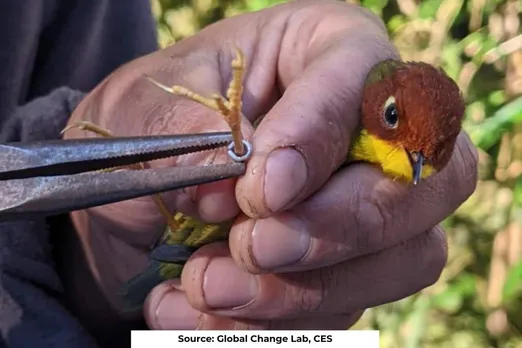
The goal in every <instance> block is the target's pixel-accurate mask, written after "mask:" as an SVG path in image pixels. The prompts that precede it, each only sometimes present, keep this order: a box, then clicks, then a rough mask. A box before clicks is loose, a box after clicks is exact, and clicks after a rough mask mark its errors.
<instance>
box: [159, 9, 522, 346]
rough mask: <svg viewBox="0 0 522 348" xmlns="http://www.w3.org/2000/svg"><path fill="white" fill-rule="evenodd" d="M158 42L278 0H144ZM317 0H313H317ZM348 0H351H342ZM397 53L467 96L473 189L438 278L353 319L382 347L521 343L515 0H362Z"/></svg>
mask: <svg viewBox="0 0 522 348" xmlns="http://www.w3.org/2000/svg"><path fill="white" fill-rule="evenodd" d="M152 1H153V4H154V9H155V13H156V18H157V19H158V31H159V33H160V41H161V43H162V44H163V45H166V44H171V43H173V42H175V41H177V40H180V39H182V38H183V37H186V36H190V35H192V34H194V33H196V32H197V31H198V30H200V29H201V28H203V27H204V26H206V25H208V24H210V23H212V22H214V21H216V20H219V19H221V18H224V17H228V16H231V15H234V14H238V13H242V12H246V11H256V10H259V9H262V8H265V7H268V6H272V5H275V4H277V3H279V2H283V1H282V0H152ZM319 1H320V0H319ZM350 2H354V1H350ZM360 4H361V5H362V6H365V7H367V8H368V9H370V10H371V11H373V12H374V13H375V14H376V15H378V16H379V17H381V18H382V19H383V21H384V23H385V24H386V27H387V28H388V30H389V33H390V37H391V39H392V40H393V42H394V43H395V45H396V47H397V48H398V49H399V51H400V52H401V55H402V57H403V58H404V59H408V60H421V61H426V62H428V63H432V64H435V65H439V66H441V67H442V68H443V69H444V70H445V71H446V72H447V73H448V75H449V76H451V77H452V78H453V79H454V80H455V81H457V83H458V84H459V86H460V88H461V89H462V92H463V94H464V96H465V97H466V100H467V105H468V107H467V110H466V118H465V122H464V128H465V130H466V131H467V132H468V133H469V135H470V137H471V139H472V141H473V142H474V143H475V145H476V146H477V147H478V148H479V153H480V156H479V157H480V170H479V174H480V180H479V183H478V187H477V190H476V192H475V193H474V194H473V196H472V197H470V199H469V200H468V201H467V202H465V203H464V204H463V205H462V206H461V207H460V208H459V209H458V210H457V211H456V212H455V213H454V214H453V215H452V216H451V217H449V218H448V219H447V220H446V221H444V222H443V226H444V228H445V230H446V232H447V236H448V241H449V257H448V262H447V265H446V268H445V270H444V272H443V274H442V276H441V278H440V279H439V281H438V282H437V283H436V284H434V285H432V286H431V287H429V288H427V289H425V290H423V291H421V292H419V293H417V294H415V295H412V296H410V297H408V298H405V299H403V300H401V301H397V302H394V303H390V304H386V305H382V306H379V307H376V308H372V309H370V310H368V311H366V313H365V315H364V316H363V318H362V319H361V320H360V321H359V322H358V323H357V324H356V325H355V328H374V329H379V330H380V331H381V338H382V347H386V348H402V347H406V348H417V347H423V348H424V347H426V348H435V347H437V348H439V347H443V348H444V347H474V348H486V347H488V348H489V347H502V348H508V347H509V348H510V347H519V348H520V347H522V126H521V123H522V71H521V70H522V69H521V68H520V67H521V66H522V50H521V49H522V36H521V34H520V32H521V29H520V28H521V26H520V19H521V17H522V15H521V11H522V2H521V1H519V0H491V1H490V0H425V1H424V0H422V1H416V0H398V1H389V0H361V1H360Z"/></svg>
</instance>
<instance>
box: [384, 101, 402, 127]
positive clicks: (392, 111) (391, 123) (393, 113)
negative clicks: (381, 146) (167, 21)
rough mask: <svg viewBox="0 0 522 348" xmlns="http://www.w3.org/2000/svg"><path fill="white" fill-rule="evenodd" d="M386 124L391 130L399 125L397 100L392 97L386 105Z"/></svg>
mask: <svg viewBox="0 0 522 348" xmlns="http://www.w3.org/2000/svg"><path fill="white" fill-rule="evenodd" d="M383 116H384V122H385V123H386V125H387V126H388V127H389V128H392V129H393V128H397V125H398V124H399V114H398V113H397V108H396V106H395V98H394V97H390V98H388V100H387V101H386V103H385V104H384V115H383Z"/></svg>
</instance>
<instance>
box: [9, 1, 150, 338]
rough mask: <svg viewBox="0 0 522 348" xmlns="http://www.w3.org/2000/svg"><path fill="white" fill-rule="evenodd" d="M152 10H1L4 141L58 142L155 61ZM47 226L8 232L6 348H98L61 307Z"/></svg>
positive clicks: (50, 5) (71, 6) (101, 5)
mask: <svg viewBox="0 0 522 348" xmlns="http://www.w3.org/2000/svg"><path fill="white" fill-rule="evenodd" d="M156 48H157V46H156V36H155V25H154V20H153V17H152V15H151V11H150V4H149V0H125V1H114V0H112V1H111V0H24V1H1V2H0V141H2V142H7V141H34V140H43V139H56V138H59V137H60V131H61V130H62V129H63V127H64V126H65V125H66V123H67V120H68V118H69V115H70V114H71V112H72V111H73V110H74V108H75V107H76V106H77V105H78V103H79V102H80V101H81V99H82V98H83V96H84V95H85V93H87V92H88V91H90V90H91V89H92V88H93V87H94V86H96V85H97V84H98V83H99V82H101V80H102V79H103V78H105V77H106V76H107V75H108V74H110V73H111V72H112V71H113V70H114V69H116V68H118V67H119V66H120V65H122V64H123V63H125V62H128V61H130V60H132V59H134V58H136V57H139V56H142V55H145V54H148V53H150V52H152V51H154V50H155V49H156ZM52 229H53V225H52V224H50V223H49V221H48V220H45V219H37V220H33V221H20V222H9V223H1V224H0V347H42V348H47V347H49V348H51V347H53V348H61V347H64V348H65V347H67V348H69V347H71V348H73V347H97V343H96V341H95V340H94V338H93V337H92V335H91V333H90V332H88V331H87V329H85V328H84V326H83V325H82V324H81V323H80V322H79V321H78V319H76V318H75V317H74V315H73V314H71V312H70V311H68V310H67V308H66V307H65V306H64V305H63V303H62V302H61V301H60V298H61V297H62V293H63V283H62V280H61V279H60V277H59V276H58V273H57V271H56V267H55V264H54V261H53V260H54V259H53V245H52V243H51V240H50V234H51V232H52V233H53V234H57V235H59V234H60V232H61V231H55V230H52Z"/></svg>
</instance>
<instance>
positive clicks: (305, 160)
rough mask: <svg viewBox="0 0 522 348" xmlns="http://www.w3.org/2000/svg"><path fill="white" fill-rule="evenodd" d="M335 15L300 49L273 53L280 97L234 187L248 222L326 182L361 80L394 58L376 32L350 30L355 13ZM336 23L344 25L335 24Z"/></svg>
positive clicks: (341, 149) (339, 157) (374, 28)
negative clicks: (300, 61)
mask: <svg viewBox="0 0 522 348" xmlns="http://www.w3.org/2000/svg"><path fill="white" fill-rule="evenodd" d="M339 9H340V10H341V11H339V12H338V13H337V14H336V15H331V16H329V19H328V21H323V22H319V23H318V25H317V26H316V30H315V32H314V33H312V35H311V37H313V38H314V39H312V41H311V43H310V45H307V46H305V45H293V46H292V48H293V47H298V48H300V47H303V46H304V47H307V49H306V50H304V51H298V50H297V49H292V48H290V49H284V48H283V49H282V51H281V53H280V58H279V67H278V70H279V72H280V73H279V80H280V81H282V83H283V87H284V88H285V90H284V94H283V96H282V98H281V99H280V100H279V101H278V102H277V103H276V104H275V106H274V107H273V108H272V109H271V110H270V111H269V112H268V113H267V115H266V116H265V117H264V119H263V120H262V121H261V123H260V124H259V126H258V128H257V129H256V132H255V133H254V136H253V138H252V142H253V148H254V155H253V156H252V158H251V159H250V160H249V164H248V169H247V174H246V175H245V176H244V177H243V178H241V179H240V180H239V181H238V184H237V187H236V193H237V198H238V202H239V205H240V207H241V209H242V210H243V211H244V212H245V213H246V214H247V215H249V216H250V217H254V218H263V217H267V216H269V215H271V214H272V213H274V212H277V211H281V210H284V209H287V208H290V207H292V206H295V205H296V204H298V203H299V202H301V201H302V200H304V199H306V198H307V197H308V196H309V195H311V194H312V193H314V192H315V191H316V190H317V189H318V188H319V187H321V186H322V185H323V184H324V183H325V182H326V181H327V180H328V178H329V177H330V176H331V174H332V173H333V172H334V171H335V170H336V169H337V168H338V167H339V166H340V165H341V164H342V163H343V162H344V160H345V158H346V155H347V153H348V149H349V145H350V142H351V134H352V133H353V132H354V131H355V129H356V127H357V124H358V120H359V106H360V102H361V96H362V87H363V85H364V81H365V79H366V75H367V73H368V72H369V70H370V69H371V68H372V66H374V65H375V64H377V63H378V62H380V61H382V60H385V59H388V58H397V53H396V51H395V49H394V48H393V46H392V44H391V43H390V42H389V40H388V38H387V34H386V32H385V30H384V29H383V27H381V26H379V25H376V24H375V23H374V22H373V21H369V20H368V21H365V20H363V21H361V23H360V27H361V29H362V28H364V29H363V30H360V29H359V30H355V29H354V28H352V27H351V26H353V21H354V17H355V19H357V16H354V14H353V11H354V8H353V7H342V6H340V7H339ZM294 17H297V18H294V20H293V21H294V22H297V23H294V24H292V20H290V21H289V24H288V26H289V29H288V30H287V32H289V33H290V34H288V35H293V34H292V33H295V30H292V29H291V27H292V25H301V27H306V26H305V25H302V23H300V22H299V21H300V19H299V16H294ZM343 17H344V18H345V19H346V17H348V21H344V22H343V21H341V20H337V19H339V18H343ZM361 17H364V16H361ZM345 22H348V23H349V24H342V23H345ZM327 32H328V33H329V34H330V35H324V34H325V33H327ZM333 32H337V33H336V34H333ZM308 34H309V33H308ZM294 35H299V33H297V34H294ZM323 35H324V37H325V39H324V40H323ZM326 37H328V39H326ZM290 40H299V38H298V39H296V38H293V39H290V38H288V41H290ZM284 42H285V39H283V47H284V46H285V45H284ZM300 56H304V57H306V61H305V62H304V63H305V64H304V67H303V69H296V68H294V67H293V65H294V64H295V62H294V57H300ZM296 65H299V64H298V63H297V64H296Z"/></svg>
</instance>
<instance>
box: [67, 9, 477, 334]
mask: <svg viewBox="0 0 522 348" xmlns="http://www.w3.org/2000/svg"><path fill="white" fill-rule="evenodd" d="M234 44H235V45H237V46H238V47H240V48H241V50H242V51H243V52H244V53H245V55H246V58H247V62H248V66H247V72H246V77H245V88H246V91H245V95H244V98H243V100H244V106H243V112H244V114H245V117H246V119H245V121H244V122H243V128H244V134H245V136H246V137H248V138H249V139H251V141H252V143H253V146H254V150H255V152H254V155H253V157H252V158H251V159H250V161H249V163H248V168H247V172H246V175H245V176H244V177H242V178H240V179H239V180H237V182H236V180H227V181H223V182H219V183H212V184H207V185H203V186H200V187H197V188H190V189H187V190H184V191H183V192H175V193H169V194H167V195H164V197H165V199H166V200H167V202H168V203H169V206H170V208H171V209H172V210H174V209H177V210H181V211H182V212H184V213H187V214H190V215H193V216H196V217H198V218H199V219H203V220H205V221H208V222H221V221H226V220H228V219H231V218H233V217H234V216H236V215H238V214H239V217H238V218H237V220H236V222H235V224H234V225H233V227H232V230H231V235H230V241H229V243H216V244H212V245H208V246H205V247H203V248H202V249H200V250H199V251H197V252H196V253H195V254H194V255H193V257H192V258H191V259H190V260H189V262H188V263H187V264H186V266H185V270H184V272H183V274H182V277H181V280H180V281H168V282H166V283H164V284H162V285H159V286H158V287H157V288H155V289H154V290H153V291H152V293H151V294H150V295H149V298H148V299H147V302H146V304H145V306H144V313H143V314H144V316H145V318H146V321H147V324H148V325H149V326H150V327H151V328H154V329H195V328H200V329H211V328H212V329H217V328H221V329H267V328H271V329H343V328H347V327H349V326H350V325H352V324H353V323H354V322H355V321H356V320H357V319H358V318H359V317H360V315H361V314H362V312H363V311H364V309H366V308H369V307H371V306H376V305H379V304H383V303H386V302H389V301H394V300H398V299H401V298H403V297H406V296H409V295H411V294H413V293H415V292H417V291H419V290H421V289H423V288H425V287H427V286H429V285H431V284H432V283H434V282H435V281H436V280H437V279H438V277H439V276H440V273H441V271H442V269H443V267H444V264H445V262H446V256H447V250H446V241H445V236H444V233H443V231H442V229H441V228H440V227H439V226H438V223H439V222H440V221H442V220H443V219H444V218H445V217H447V216H448V215H449V214H451V213H452V212H453V211H454V210H455V209H456V208H457V207H458V206H459V205H460V204H461V203H462V202H463V201H464V200H465V199H466V198H467V197H468V196H469V195H470V194H471V193H472V192H473V190H474V189H475V184H476V180H477V177H476V175H477V154H476V151H475V149H474V147H473V146H472V145H471V143H470V141H469V139H468V137H467V135H465V134H464V133H462V134H461V135H460V136H459V138H458V141H457V145H456V149H455V151H454V154H453V156H452V158H451V161H450V163H449V164H448V166H447V167H446V168H445V169H444V170H442V172H440V173H439V174H437V175H435V176H434V177H432V178H430V179H428V180H426V181H424V182H422V183H421V184H420V185H419V186H418V187H416V188H413V187H411V188H409V187H406V186H405V185H404V184H402V183H400V182H394V181H392V180H390V179H388V178H386V177H384V175H383V174H382V173H381V172H379V171H378V170H376V169H375V168H374V167H372V166H370V165H366V164H357V165H352V166H349V167H347V168H343V169H342V170H340V171H337V172H335V171H336V169H337V168H338V166H339V165H340V164H341V163H342V162H343V161H344V159H345V157H346V154H347V151H348V148H349V144H350V142H351V139H352V136H353V133H354V132H355V131H356V126H357V122H358V118H359V114H358V108H359V105H360V99H361V90H362V87H363V85H364V80H365V77H366V74H367V73H368V71H369V70H370V68H371V67H372V66H373V65H374V64H376V63H378V62H379V61H382V60H384V59H387V58H396V57H397V53H396V51H395V49H394V48H393V46H392V44H391V43H390V42H389V41H388V37H387V35H386V32H385V29H384V26H383V24H382V23H381V22H380V20H379V19H378V18H376V17H375V16H373V15H371V14H370V13H369V12H367V11H365V10H363V9H361V8H359V7H356V6H353V5H349V4H346V3H342V2H333V1H325V0H321V1H308V0H303V1H298V2H295V3H287V4H284V5H281V6H277V7H274V8H271V9H267V10H264V11H261V12H257V13H252V14H246V15H242V16H238V17H234V18H231V19H227V20H223V21H221V22H219V23H217V24H215V25H212V26H211V27H209V28H207V29H206V30H203V31H202V32H200V33H199V34H197V35H195V36H194V37H192V38H189V39H187V40H184V41H182V42H179V43H178V44H176V45H174V46H172V47H169V48H166V49H164V50H162V51H159V52H156V53H154V54H151V55H149V56H146V57H142V58H140V59H138V60H136V61H133V62H131V63H129V64H127V65H125V66H123V67H122V68H121V69H119V70H118V71H116V72H115V73H113V74H112V75H111V76H110V77H108V78H107V79H106V80H105V81H104V82H103V83H101V84H100V85H99V86H98V87H97V88H96V89H95V90H94V91H93V92H92V93H90V95H89V96H88V97H87V98H86V99H85V100H84V101H83V102H82V103H81V104H80V106H79V107H78V108H77V110H76V111H75V112H74V115H73V116H72V118H71V121H70V123H71V124H72V123H74V122H76V121H80V120H87V121H91V122H94V123H96V124H98V125H100V126H102V127H106V128H108V129H110V130H111V131H112V132H113V134H114V135H116V136H125V135H126V136H129V135H140V134H165V133H189V132H203V131H221V130H227V126H226V123H225V122H224V121H223V120H222V118H221V117H220V116H219V115H218V114H216V113H215V112H213V111H210V110H209V109H208V108H206V107H204V106H201V105H198V104H196V103H194V102H192V101H190V100H187V99H184V98H180V97H175V96H172V95H169V94H167V93H165V92H164V91H161V90H159V89H158V88H155V87H154V86H152V85H151V84H150V83H149V82H148V81H147V80H146V79H145V78H143V74H148V75H150V76H152V77H153V78H154V79H156V80H158V81H159V82H162V83H164V84H167V85H171V84H174V83H176V84H180V85H183V86H185V87H188V88H190V89H192V90H195V91H197V92H199V93H201V94H203V95H211V93H214V92H220V93H221V94H225V93H226V88H227V85H228V82H229V79H230V76H231V71H230V62H231V60H232V59H233V57H234V50H233V45H234ZM283 92H284V94H283ZM265 113H266V117H265V118H264V119H263V120H262V121H261V123H260V125H259V127H258V128H257V129H256V131H255V133H254V130H253V127H252V123H253V122H254V121H255V120H256V119H257V118H258V117H260V116H261V115H263V114H265ZM88 136H89V137H90V136H94V135H92V134H90V133H87V132H84V131H81V130H73V131H71V132H70V133H68V134H67V137H68V138H78V137H88ZM211 161H213V162H215V163H216V162H219V163H223V162H226V161H228V159H227V157H226V155H225V153H224V151H222V152H219V154H218V155H217V156H216V155H215V153H201V154H197V155H190V156H184V157H182V158H174V159H172V158H171V159H168V160H163V161H159V162H155V163H153V164H152V166H153V167H158V166H175V165H187V164H192V165H194V164H200V163H207V162H211ZM334 172H335V173H334ZM240 212H241V213H240ZM72 218H73V221H74V224H75V227H76V229H77V233H78V236H79V238H80V240H81V241H82V248H83V252H85V254H86V255H87V262H88V269H89V271H90V272H91V273H92V274H94V279H96V282H97V284H98V286H99V287H100V289H101V292H100V294H101V295H100V296H101V297H102V299H100V301H102V300H106V301H108V302H109V303H110V304H111V306H112V309H111V311H112V312H113V313H116V314H117V315H118V317H119V318H120V319H123V318H125V315H124V314H123V313H121V301H120V298H119V297H118V295H117V291H118V289H119V288H120V286H121V284H122V282H123V281H125V280H127V279H128V278H130V277H131V276H132V275H134V274H136V273H137V272H139V271H140V270H142V269H143V268H144V267H145V264H146V255H147V251H148V248H149V246H150V244H151V243H152V241H153V240H154V238H155V237H156V236H157V235H158V233H161V232H162V231H163V228H164V223H165V220H164V218H163V217H162V216H161V215H160V213H159V211H158V209H157V207H156V206H155V205H154V203H153V201H152V199H150V198H143V199H139V200H134V201H127V202H122V203H118V204H113V205H111V206H107V207H103V208H96V209H91V210H88V211H80V212H75V213H73V214H72ZM71 267H72V269H71V272H74V271H75V267H80V266H79V265H76V264H73V265H72V266H71ZM281 272H287V273H285V274H278V273H281ZM76 274H77V275H78V274H82V273H81V272H80V271H79V270H76ZM74 281H75V282H76V283H77V285H76V286H77V287H78V288H77V289H79V290H77V292H78V293H77V294H75V296H76V297H75V298H74V299H73V300H75V301H80V299H81V298H85V296H90V300H91V301H96V300H97V299H96V298H95V295H87V294H82V289H83V288H85V286H83V285H82V282H85V281H86V280H85V279H84V278H82V276H77V277H75V280H74ZM85 291H87V290H85ZM107 313H109V309H105V310H103V311H101V310H100V311H98V312H95V311H94V310H92V309H91V308H89V306H84V309H83V314H81V316H82V315H83V316H85V317H89V318H90V319H91V320H97V321H98V322H103V321H104V320H108V319H107V317H108V314H107Z"/></svg>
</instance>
